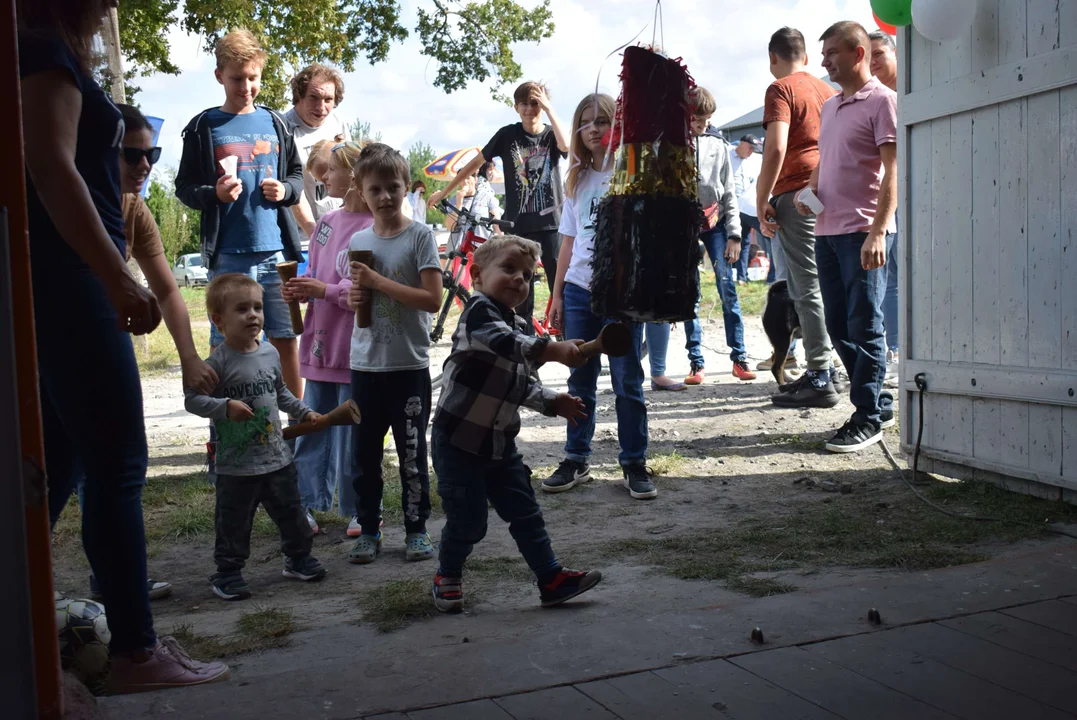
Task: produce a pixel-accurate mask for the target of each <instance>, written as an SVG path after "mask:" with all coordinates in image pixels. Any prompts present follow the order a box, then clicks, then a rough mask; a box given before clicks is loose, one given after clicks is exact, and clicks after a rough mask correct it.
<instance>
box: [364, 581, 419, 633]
mask: <svg viewBox="0 0 1077 720" xmlns="http://www.w3.org/2000/svg"><path fill="white" fill-rule="evenodd" d="M430 583H431V580H430V579H429V578H421V579H420V578H414V579H410V580H391V581H389V582H387V583H385V584H384V585H381V586H379V587H372V588H370V589H368V590H365V591H364V592H363V594H362V596H361V598H360V607H361V608H362V609H363V621H364V622H369V623H373V624H374V625H375V626H376V627H377V628H378V632H383V633H387V632H393V631H394V630H399V629H400V628H402V627H404V626H405V625H407V624H408V623H409V622H412V621H414V620H423V619H426V618H429V617H432V616H433V615H434V614H435V613H436V612H437V610H435V609H434V601H433V598H432V597H431V595H430Z"/></svg>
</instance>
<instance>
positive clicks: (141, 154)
mask: <svg viewBox="0 0 1077 720" xmlns="http://www.w3.org/2000/svg"><path fill="white" fill-rule="evenodd" d="M142 158H146V162H148V163H149V164H150V165H154V164H156V163H157V161H158V160H160V159H161V148H159V147H151V148H149V149H148V150H143V149H142V148H134V147H125V148H123V159H124V160H126V161H127V164H128V165H138V163H139V161H140V160H142Z"/></svg>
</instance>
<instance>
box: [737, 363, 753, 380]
mask: <svg viewBox="0 0 1077 720" xmlns="http://www.w3.org/2000/svg"><path fill="white" fill-rule="evenodd" d="M733 377H735V378H737V379H738V380H755V373H754V372H752V369H751V368H750V367H748V363H747V362H746V361H744V360H734V361H733Z"/></svg>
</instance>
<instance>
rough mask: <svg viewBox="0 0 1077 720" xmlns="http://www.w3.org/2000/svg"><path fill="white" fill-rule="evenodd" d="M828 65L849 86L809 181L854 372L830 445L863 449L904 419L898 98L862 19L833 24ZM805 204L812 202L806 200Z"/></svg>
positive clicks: (836, 313)
mask: <svg viewBox="0 0 1077 720" xmlns="http://www.w3.org/2000/svg"><path fill="white" fill-rule="evenodd" d="M820 39H821V40H822V41H823V67H824V68H826V70H827V72H829V73H830V79H831V80H832V81H833V82H835V83H837V84H838V85H839V86H840V87H841V89H842V92H841V93H840V94H839V95H835V96H834V97H832V98H830V99H829V100H827V101H826V102H825V103H823V109H822V115H821V124H820V130H819V165H818V167H816V169H815V172H813V173H812V177H811V180H810V182H809V183H808V185H809V187H810V188H811V190H812V191H813V192H814V193H815V195H816V196H817V198H818V203H819V204H820V205H821V206H822V209H821V210H819V208H818V207H816V209H817V210H819V213H818V219H817V221H816V224H815V237H816V243H815V259H816V264H817V266H818V268H819V286H820V289H821V290H822V294H823V310H824V315H825V317H826V329H827V333H828V334H829V335H830V339H831V341H832V342H833V343H834V348H835V350H837V352H838V354H839V355H840V357H841V359H842V362H843V363H844V364H845V368H846V370H847V371H848V372H849V381H850V382H849V399H850V400H851V401H852V403H853V405H854V406H855V408H856V411H855V412H854V413H853V416H852V418H851V419H850V420H849V421H848V422H847V423H845V425H843V426H842V428H841V429H840V430H838V432H837V433H836V434H835V435H834V437H832V438H831V439H830V440H829V441H827V443H826V449H827V450H830V451H831V452H841V453H848V452H857V451H858V450H862V449H864V448H866V447H868V446H869V445H873V444H875V443H877V442H879V440H881V439H882V428H883V427H888V426H890V425H893V424H894V410H893V403H894V399H893V396H891V395H890V393H889V392H887V391H885V390H883V389H882V387H883V379H884V377H885V375H886V341H885V336H884V332H883V298H884V297H885V295H886V278H887V276H886V257H887V255H888V254H889V252H890V248H891V246H892V244H893V242H894V233H895V232H896V228H895V227H894V211H895V209H896V207H897V95H896V93H894V91H893V90H891V89H890V88H888V87H886V86H885V85H883V84H882V83H881V82H879V80H878V79H877V78H875V77H872V74H871V41H870V40H869V39H868V33H867V31H865V30H864V28H863V27H862V26H861V25H859V24H858V23H855V22H840V23H836V24H835V25H832V26H831V27H830V28H829V29H828V30H827V31H826V32H825V33H823V36H822V37H821V38H820ZM797 209H798V210H799V211H800V212H801V213H802V214H810V213H811V209H810V208H809V207H808V205H807V204H806V203H805V202H804V201H803V198H801V199H799V200H798V204H797Z"/></svg>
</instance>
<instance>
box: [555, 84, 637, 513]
mask: <svg viewBox="0 0 1077 720" xmlns="http://www.w3.org/2000/svg"><path fill="white" fill-rule="evenodd" d="M614 110H615V106H614V102H613V98H611V97H610V96H608V95H601V94H594V95H588V96H587V97H585V98H584V99H583V100H582V101H581V102H580V104H579V106H578V107H577V108H576V112H575V113H574V115H573V117H572V146H571V148H570V151H569V157H570V159H571V160H570V166H569V171H568V178H567V181H566V189H565V195H566V196H567V199H566V200H565V204H564V207H563V208H562V211H561V227H560V229H559V230H560V233H561V253H560V255H559V257H558V261H557V279H556V281H555V282H554V289H553V302H552V304H551V307H550V317H551V319H552V320H553V322H554V324H555V325H557V326H558V327H560V328H561V330H562V332H563V337H568V338H573V339H580V340H585V341H587V340H593V339H595V338H596V337H598V333H599V332H600V331H601V330H602V328H603V326H605V325H606V324H607V323H608V322H610V320H608V319H607V318H603V317H599V316H597V315H595V314H594V313H593V312H592V310H591V274H592V272H591V258H592V257H593V255H594V251H595V230H596V226H597V224H598V208H599V205H600V204H601V202H602V198H603V197H604V196H605V195H606V193H607V191H608V189H609V181H610V176H611V175H612V174H613V172H612V171H613V163H612V153H607V152H606V145H607V141H606V137H607V135H608V134H609V131H610V126H611V122H612V119H613V116H614ZM629 328H630V329H631V330H632V335H633V338H634V342H633V343H632V348H633V349H632V351H631V352H630V353H629V354H628V355H625V356H624V357H620V358H609V363H610V378H611V380H612V382H613V391H614V393H615V394H616V396H617V402H616V408H617V439H618V442H619V443H620V445H621V452H620V455H619V456H618V461H619V462H620V464H621V468H622V469H623V471H624V476H625V486H626V487H627V488H628V490H629V493H630V494H631V495H632V497H634V498H637V499H644V498H653V497H655V496H657V495H658V491H657V490H656V489H655V487H654V484H653V483H652V482H651V480H650V478H649V476H648V472H647V469H646V466H645V463H646V461H647V406H646V405H645V404H644V401H643V366H642V365H641V364H640V354H641V349H642V347H641V346H642V342H643V326H642V325H640V324H639V323H630V324H629ZM601 367H602V363H601V360H600V359H599V358H597V357H596V358H593V359H592V360H591V361H590V362H588V363H587V364H586V365H584V366H583V367H581V368H577V369H575V370H573V371H572V373H571V375H569V380H568V392H569V394H571V395H573V396H575V397H579V398H581V399H582V400H583V402H584V405H585V406H586V409H587V417H586V418H585V419H583V420H580V421H579V422H578V423H574V424H569V426H568V439H567V442H566V443H565V459H564V460H563V461H562V462H561V464H560V466H559V467H558V468H557V470H556V471H555V472H554V473H553V475H552V476H550V477H549V478H547V479H545V480H543V482H542V489H543V490H545V491H546V492H564V491H566V490H571V489H572V488H573V487H574V486H575V485H576V484H577V483H581V482H586V481H587V480H590V479H591V476H590V468H589V467H588V459H589V458H590V456H591V438H592V436H593V435H594V432H595V397H596V395H597V390H598V375H599V370H600V369H601Z"/></svg>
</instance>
